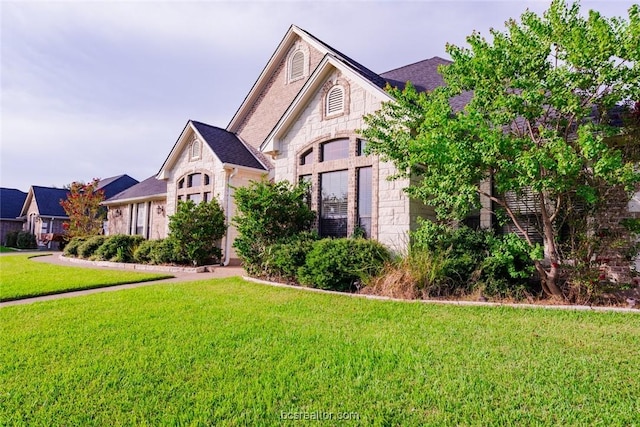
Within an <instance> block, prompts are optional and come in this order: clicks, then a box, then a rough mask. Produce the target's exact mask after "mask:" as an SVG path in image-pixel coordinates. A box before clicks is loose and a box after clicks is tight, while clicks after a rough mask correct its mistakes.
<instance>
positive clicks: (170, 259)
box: [133, 238, 187, 264]
mask: <svg viewBox="0 0 640 427" xmlns="http://www.w3.org/2000/svg"><path fill="white" fill-rule="evenodd" d="M133 259H134V261H135V262H137V263H140V264H173V263H175V264H184V263H185V262H186V261H187V260H185V259H184V258H180V255H179V251H178V250H177V248H176V242H175V241H174V240H172V239H170V238H167V239H159V240H145V241H144V242H142V243H140V245H139V246H138V247H137V248H136V250H135V252H134V253H133Z"/></svg>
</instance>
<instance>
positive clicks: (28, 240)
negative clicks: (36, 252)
mask: <svg viewBox="0 0 640 427" xmlns="http://www.w3.org/2000/svg"><path fill="white" fill-rule="evenodd" d="M16 247H17V248H18V249H36V248H37V247H38V242H37V241H36V236H35V235H33V234H31V233H29V232H28V231H18V235H17V236H16Z"/></svg>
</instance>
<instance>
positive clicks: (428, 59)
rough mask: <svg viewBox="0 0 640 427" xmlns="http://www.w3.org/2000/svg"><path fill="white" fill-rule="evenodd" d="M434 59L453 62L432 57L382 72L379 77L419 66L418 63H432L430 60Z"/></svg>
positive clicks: (448, 60)
mask: <svg viewBox="0 0 640 427" xmlns="http://www.w3.org/2000/svg"><path fill="white" fill-rule="evenodd" d="M434 59H440V60H442V61H445V62H449V63H451V62H453V61H451V60H450V59H446V58H443V57H441V56H438V55H436V56H432V57H431V58H427V59H422V60H420V61H416V62H412V63H411V64H407V65H403V66H401V67H397V68H393V69H391V70H388V71H385V72H382V73H380V76H382V75H384V74H388V73H392V72H394V71H398V70H401V69H403V68H407V67H412V66H414V65H416V64H419V63H421V62H427V61H432V60H434Z"/></svg>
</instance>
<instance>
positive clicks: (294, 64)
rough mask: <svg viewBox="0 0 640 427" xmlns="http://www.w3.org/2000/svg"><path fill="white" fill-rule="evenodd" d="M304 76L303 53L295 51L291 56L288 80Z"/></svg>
mask: <svg viewBox="0 0 640 427" xmlns="http://www.w3.org/2000/svg"><path fill="white" fill-rule="evenodd" d="M303 76H304V53H303V52H301V51H297V52H296V53H294V54H293V57H292V58H291V70H290V73H289V80H296V79H299V78H301V77H303Z"/></svg>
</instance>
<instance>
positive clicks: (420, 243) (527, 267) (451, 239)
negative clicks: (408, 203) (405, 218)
mask: <svg viewBox="0 0 640 427" xmlns="http://www.w3.org/2000/svg"><path fill="white" fill-rule="evenodd" d="M538 251H539V248H538V247H534V248H533V249H532V248H531V247H530V246H529V245H528V244H527V242H525V241H524V240H522V239H520V238H519V237H518V236H517V235H515V234H506V235H496V234H495V233H494V232H493V231H492V230H473V229H471V228H469V227H467V226H464V225H458V226H456V227H452V226H448V225H444V224H436V223H434V222H431V221H422V222H421V223H420V227H419V228H418V229H417V230H416V231H415V232H414V233H412V245H411V251H410V254H409V259H410V262H409V265H411V270H412V271H415V270H417V269H419V268H420V269H422V270H427V272H428V270H429V269H430V268H435V271H434V272H430V273H429V274H425V273H422V274H415V273H414V274H413V275H414V276H417V277H424V276H426V277H427V279H428V280H426V281H425V283H424V284H422V283H421V282H418V283H417V286H418V289H420V290H422V291H423V294H424V295H425V296H442V295H451V294H454V295H465V294H470V293H473V292H477V291H481V292H483V293H484V294H486V295H487V296H497V297H515V298H518V297H522V296H523V292H524V291H525V290H527V286H528V282H529V279H531V278H532V276H533V274H534V267H533V259H535V257H536V256H539V254H538V253H537V252H538ZM423 262H424V263H426V265H425V266H424V267H420V265H421V264H422V263H423Z"/></svg>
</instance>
